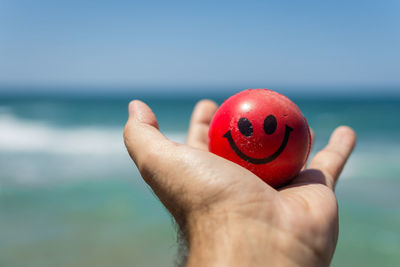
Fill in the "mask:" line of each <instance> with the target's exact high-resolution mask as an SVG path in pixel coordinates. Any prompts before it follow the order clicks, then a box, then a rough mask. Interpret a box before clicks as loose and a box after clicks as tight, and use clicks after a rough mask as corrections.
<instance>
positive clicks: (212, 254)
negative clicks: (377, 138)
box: [124, 100, 356, 267]
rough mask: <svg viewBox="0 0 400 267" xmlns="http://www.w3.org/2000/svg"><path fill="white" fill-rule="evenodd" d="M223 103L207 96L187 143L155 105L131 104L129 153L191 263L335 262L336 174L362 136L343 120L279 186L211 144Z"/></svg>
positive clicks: (127, 130)
mask: <svg viewBox="0 0 400 267" xmlns="http://www.w3.org/2000/svg"><path fill="white" fill-rule="evenodd" d="M216 109H217V105H216V104H215V103H214V102H212V101H210V100H203V101H200V102H199V103H198V104H197V105H196V107H195V109H194V111H193V114H192V118H191V122H190V128H189V132H188V136H187V140H186V144H185V145H183V144H178V143H175V142H173V141H170V140H168V139H167V138H166V137H165V136H163V135H162V134H161V133H160V131H159V130H158V124H157V120H156V118H155V116H154V114H153V112H152V111H151V109H150V108H149V107H148V106H147V105H146V104H144V103H143V102H140V101H138V100H135V101H132V102H131V103H130V104H129V119H128V121H127V123H126V126H125V130H124V140H125V145H126V147H127V149H128V152H129V154H130V156H131V158H132V159H133V161H134V162H135V164H136V166H137V167H138V169H139V171H140V173H141V175H142V177H143V179H144V180H145V181H146V183H147V184H149V186H150V187H151V188H152V189H153V191H154V193H155V194H156V195H157V197H158V198H159V199H160V201H161V202H162V203H163V205H164V206H165V207H166V208H167V209H168V210H169V212H170V213H171V214H172V216H173V217H174V219H175V220H176V222H177V224H178V225H179V228H180V230H181V231H182V233H183V234H184V237H185V238H186V240H187V245H188V249H189V250H188V257H187V266H191V267H195V266H329V264H330V261H331V259H332V256H333V253H334V251H335V247H336V243H337V238H338V207H337V201H336V197H335V194H334V187H335V184H336V181H337V179H338V177H339V175H340V173H341V171H342V169H343V166H344V164H345V163H346V160H347V159H348V157H349V155H350V154H351V152H352V150H353V147H354V145H355V141H356V136H355V133H354V131H353V130H352V129H350V128H349V127H346V126H341V127H338V128H337V129H336V130H335V131H334V132H333V133H332V135H331V137H330V140H329V143H328V144H327V146H326V147H325V148H324V149H322V150H321V151H319V152H318V153H317V154H316V155H315V156H314V157H313V159H312V160H311V162H310V164H309V166H308V167H307V168H304V169H303V171H302V172H300V174H299V175H298V176H297V177H295V179H294V180H293V181H292V182H291V183H290V184H289V185H286V186H284V187H281V188H279V189H274V188H272V187H270V186H269V185H267V184H266V183H264V182H263V181H262V180H261V179H260V178H258V177H257V176H255V175H254V174H253V173H251V172H250V171H248V170H247V169H244V168H242V167H241V166H239V165H237V164H235V163H233V162H230V161H228V160H225V159H223V158H221V157H219V156H216V155H214V154H212V153H210V152H209V151H208V145H207V144H208V128H209V123H210V121H211V119H212V116H213V114H214V112H215V111H216Z"/></svg>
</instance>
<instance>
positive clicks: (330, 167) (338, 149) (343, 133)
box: [308, 126, 356, 189]
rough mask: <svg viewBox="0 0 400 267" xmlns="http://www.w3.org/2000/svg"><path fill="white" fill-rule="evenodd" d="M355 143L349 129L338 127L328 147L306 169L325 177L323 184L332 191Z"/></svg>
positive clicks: (354, 135)
mask: <svg viewBox="0 0 400 267" xmlns="http://www.w3.org/2000/svg"><path fill="white" fill-rule="evenodd" d="M355 143H356V134H355V132H354V131H353V130H352V129H351V128H350V127H347V126H340V127H338V128H337V129H336V130H335V131H334V132H333V133H332V135H331V137H330V140H329V143H328V145H327V146H326V147H325V148H324V149H322V150H321V151H320V152H318V153H317V154H316V155H315V156H314V158H313V159H312V160H311V163H310V166H309V168H308V169H316V170H320V171H321V172H322V173H323V175H324V177H325V181H324V182H325V183H326V184H327V185H328V186H329V187H331V188H332V189H333V188H334V186H335V184H336V181H337V179H338V177H339V175H340V173H341V171H342V169H343V167H344V165H345V163H346V161H347V159H348V158H349V156H350V154H351V152H352V151H353V148H354V146H355Z"/></svg>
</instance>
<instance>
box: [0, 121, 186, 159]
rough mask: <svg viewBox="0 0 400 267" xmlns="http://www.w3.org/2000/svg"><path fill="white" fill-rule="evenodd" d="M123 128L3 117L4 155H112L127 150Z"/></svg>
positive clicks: (177, 136)
mask: <svg viewBox="0 0 400 267" xmlns="http://www.w3.org/2000/svg"><path fill="white" fill-rule="evenodd" d="M122 132H123V129H122V128H120V127H75V128H62V127H57V126H54V125H50V124H48V123H46V122H43V121H37V120H23V119H20V118H17V117H15V116H13V115H11V114H4V113H3V114H0V151H1V152H43V153H56V154H97V155H98V154H109V153H121V151H124V150H125V148H124V144H123V139H122ZM166 135H167V137H168V138H170V139H172V140H174V141H176V142H183V140H184V133H180V132H175V133H174V132H170V133H167V134H166Z"/></svg>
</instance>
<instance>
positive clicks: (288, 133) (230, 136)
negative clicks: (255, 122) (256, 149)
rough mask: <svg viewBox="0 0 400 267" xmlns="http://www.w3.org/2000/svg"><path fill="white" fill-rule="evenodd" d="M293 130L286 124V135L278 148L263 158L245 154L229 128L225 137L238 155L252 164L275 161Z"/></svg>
mask: <svg viewBox="0 0 400 267" xmlns="http://www.w3.org/2000/svg"><path fill="white" fill-rule="evenodd" d="M291 131H293V129H292V128H291V127H289V126H287V125H285V136H284V137H283V141H282V144H281V145H280V146H279V148H278V150H276V151H275V152H274V153H273V154H272V155H270V156H268V157H266V158H262V159H257V158H252V157H249V156H247V155H246V154H244V153H243V152H242V151H241V150H240V149H239V148H238V147H237V145H236V144H235V141H233V138H232V134H231V130H228V131H227V132H226V134H224V136H223V137H225V138H226V139H228V142H229V145H230V146H231V148H232V149H233V151H235V153H236V155H238V156H239V157H240V158H241V159H243V160H245V161H247V162H250V163H252V164H266V163H269V162H271V161H273V160H274V159H276V158H277V157H278V156H279V155H280V154H281V153H282V151H283V150H284V149H285V147H286V145H287V143H288V141H289V136H290V132H291Z"/></svg>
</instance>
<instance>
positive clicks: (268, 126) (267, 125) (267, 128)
mask: <svg viewBox="0 0 400 267" xmlns="http://www.w3.org/2000/svg"><path fill="white" fill-rule="evenodd" d="M276 125H277V122H276V118H275V116H274V115H268V116H267V117H266V118H265V120H264V132H265V133H266V134H273V133H274V132H275V130H276Z"/></svg>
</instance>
